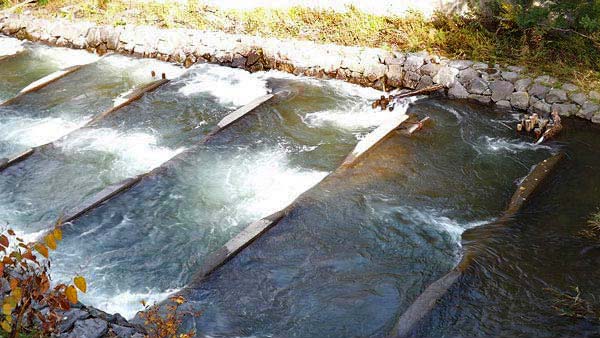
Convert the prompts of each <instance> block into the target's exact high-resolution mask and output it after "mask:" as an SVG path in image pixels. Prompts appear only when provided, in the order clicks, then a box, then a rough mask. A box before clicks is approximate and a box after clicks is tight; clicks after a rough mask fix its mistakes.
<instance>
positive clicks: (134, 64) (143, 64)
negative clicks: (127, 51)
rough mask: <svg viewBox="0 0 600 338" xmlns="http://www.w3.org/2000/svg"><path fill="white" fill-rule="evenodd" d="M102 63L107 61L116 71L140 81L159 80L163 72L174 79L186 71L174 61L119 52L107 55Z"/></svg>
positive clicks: (168, 77)
mask: <svg viewBox="0 0 600 338" xmlns="http://www.w3.org/2000/svg"><path fill="white" fill-rule="evenodd" d="M102 63H107V64H108V65H109V66H110V67H111V68H113V69H112V71H114V72H126V73H127V76H128V77H131V78H132V79H134V81H135V82H138V83H142V82H147V81H151V80H158V79H160V78H161V76H162V74H163V73H164V74H165V76H166V78H167V79H174V78H177V77H179V76H181V74H183V72H184V71H185V69H184V68H182V67H180V66H177V65H174V64H172V63H168V62H163V61H159V60H155V59H136V58H131V57H127V56H123V55H118V54H113V55H109V56H107V57H106V58H104V59H103V60H102ZM152 71H154V72H155V73H156V77H154V78H152V75H151V72H152Z"/></svg>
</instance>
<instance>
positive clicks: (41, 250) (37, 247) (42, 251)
mask: <svg viewBox="0 0 600 338" xmlns="http://www.w3.org/2000/svg"><path fill="white" fill-rule="evenodd" d="M34 248H35V251H37V252H39V253H40V254H41V255H42V256H44V257H46V258H48V248H47V247H46V246H45V245H44V244H40V243H37V244H36V245H35V246H34Z"/></svg>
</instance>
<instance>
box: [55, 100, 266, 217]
mask: <svg viewBox="0 0 600 338" xmlns="http://www.w3.org/2000/svg"><path fill="white" fill-rule="evenodd" d="M273 97H274V95H273V94H267V95H264V96H261V97H259V98H257V99H255V100H254V101H252V102H250V103H248V104H247V105H245V106H243V107H241V108H239V109H237V110H236V111H234V112H232V113H231V114H229V115H227V116H225V117H224V118H223V119H222V120H221V121H220V122H219V123H218V124H217V127H215V129H214V130H212V131H211V132H210V133H208V134H207V135H206V136H205V137H204V138H202V140H200V141H199V142H198V143H196V144H195V145H194V146H193V147H190V148H188V149H186V150H185V151H183V152H181V153H179V154H177V155H175V156H174V157H172V158H171V159H169V160H167V161H166V162H164V163H163V164H161V165H160V166H158V167H156V168H154V169H153V170H151V171H149V172H146V173H143V174H140V175H137V176H134V177H131V178H127V179H125V180H123V181H121V182H119V183H116V184H113V185H110V186H108V187H106V188H104V189H103V190H102V191H100V192H98V193H96V194H94V195H93V196H91V197H90V198H88V199H86V200H85V201H83V202H82V203H80V204H79V205H77V206H75V207H74V208H72V209H70V210H69V211H68V212H66V213H65V215H64V216H63V217H62V218H61V220H62V221H63V222H72V221H74V220H76V219H77V218H79V217H81V216H82V215H84V214H86V213H87V212H89V211H91V210H93V209H95V208H96V207H98V206H100V205H102V204H103V203H105V202H107V201H109V200H110V199H112V198H114V197H115V196H117V195H119V194H121V193H123V192H125V191H127V190H129V189H131V188H132V187H133V186H135V185H136V184H138V183H139V182H141V181H142V180H143V179H144V178H146V177H151V176H155V175H158V174H159V173H160V172H162V171H164V170H165V169H166V168H167V166H170V165H173V164H175V163H176V162H179V161H182V160H184V159H185V157H187V156H189V155H190V154H191V153H192V151H193V150H194V149H197V148H199V147H200V146H201V145H203V144H205V143H206V142H207V141H208V140H210V139H211V138H212V137H214V136H215V135H216V134H218V133H220V132H221V131H223V130H225V129H226V128H228V127H229V126H231V125H232V124H233V123H234V122H235V121H237V120H239V119H241V118H242V117H244V116H246V115H247V114H249V113H251V112H252V111H254V110H255V109H257V108H258V107H260V106H261V105H263V104H264V103H266V102H268V101H269V100H270V99H271V98H273Z"/></svg>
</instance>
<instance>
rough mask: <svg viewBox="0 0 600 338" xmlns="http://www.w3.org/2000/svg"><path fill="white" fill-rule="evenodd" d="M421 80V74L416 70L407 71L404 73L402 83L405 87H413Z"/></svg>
mask: <svg viewBox="0 0 600 338" xmlns="http://www.w3.org/2000/svg"><path fill="white" fill-rule="evenodd" d="M420 80H421V75H419V73H416V72H412V71H407V72H405V73H404V80H403V82H402V84H403V85H404V87H406V88H410V89H415V88H417V85H418V84H419V81H420Z"/></svg>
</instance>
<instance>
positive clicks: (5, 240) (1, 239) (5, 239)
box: [0, 235, 8, 247]
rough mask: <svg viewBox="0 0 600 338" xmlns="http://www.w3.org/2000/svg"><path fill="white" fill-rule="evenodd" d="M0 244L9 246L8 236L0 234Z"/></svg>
mask: <svg viewBox="0 0 600 338" xmlns="http://www.w3.org/2000/svg"><path fill="white" fill-rule="evenodd" d="M0 245H2V246H3V247H8V237H6V236H5V235H0Z"/></svg>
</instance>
